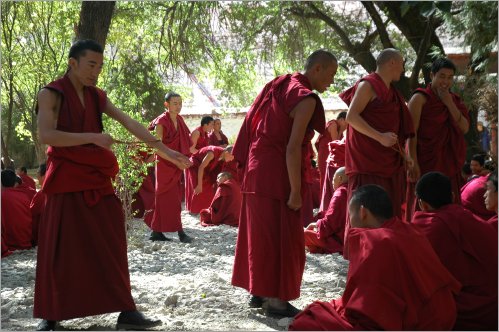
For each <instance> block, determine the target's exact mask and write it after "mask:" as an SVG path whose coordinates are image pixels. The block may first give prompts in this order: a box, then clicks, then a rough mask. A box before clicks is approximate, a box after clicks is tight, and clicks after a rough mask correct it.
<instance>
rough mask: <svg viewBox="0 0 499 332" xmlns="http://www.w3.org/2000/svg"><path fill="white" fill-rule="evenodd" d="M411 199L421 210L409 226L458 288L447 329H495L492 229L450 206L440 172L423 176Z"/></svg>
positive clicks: (447, 187) (449, 188) (448, 191)
mask: <svg viewBox="0 0 499 332" xmlns="http://www.w3.org/2000/svg"><path fill="white" fill-rule="evenodd" d="M416 196H417V198H418V199H419V204H420V207H421V210H422V211H417V212H415V213H414V218H413V219H412V223H413V224H414V225H416V226H418V227H419V229H420V230H421V231H422V232H423V233H424V234H425V235H426V237H427V238H428V240H429V241H430V243H431V245H432V247H433V249H434V250H435V253H436V254H437V256H438V257H439V258H440V261H441V262H442V264H443V265H444V266H445V267H446V268H447V269H448V270H449V272H450V273H451V274H452V275H453V276H454V277H455V278H456V279H457V280H458V281H459V282H460V283H461V284H462V286H463V288H462V289H461V292H459V294H457V296H456V305H457V319H456V324H455V325H454V327H453V329H454V330H461V331H462V330H493V331H497V317H498V316H497V309H498V307H497V259H498V256H497V229H495V228H494V227H493V226H492V225H489V224H487V223H486V222H484V221H483V220H481V219H479V218H477V217H475V216H473V214H472V213H470V212H469V211H467V210H466V209H464V208H463V207H462V206H461V205H457V204H452V196H453V193H452V185H451V181H450V180H449V178H448V177H446V176H445V175H444V174H442V173H439V172H429V173H426V174H425V175H423V176H422V177H421V179H420V180H419V181H418V183H417V185H416Z"/></svg>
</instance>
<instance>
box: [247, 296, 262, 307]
mask: <svg viewBox="0 0 499 332" xmlns="http://www.w3.org/2000/svg"><path fill="white" fill-rule="evenodd" d="M262 305H263V297H261V296H256V295H251V299H250V300H249V302H248V306H249V307H250V308H261V307H262Z"/></svg>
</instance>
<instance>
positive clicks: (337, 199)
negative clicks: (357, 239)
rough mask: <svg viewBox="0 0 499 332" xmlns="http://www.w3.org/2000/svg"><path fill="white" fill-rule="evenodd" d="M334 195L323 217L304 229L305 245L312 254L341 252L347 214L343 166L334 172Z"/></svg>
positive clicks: (346, 193)
mask: <svg viewBox="0 0 499 332" xmlns="http://www.w3.org/2000/svg"><path fill="white" fill-rule="evenodd" d="M333 188H334V195H333V197H332V198H331V202H330V203H329V207H328V209H327V212H326V215H325V216H324V218H322V219H320V220H319V221H317V222H313V223H311V224H309V225H308V226H307V228H306V229H305V247H307V248H308V249H309V250H310V252H311V253H313V254H332V253H335V252H340V253H341V252H343V238H344V232H345V222H346V216H347V195H348V177H347V176H346V174H345V167H340V168H338V170H337V171H336V173H334V178H333Z"/></svg>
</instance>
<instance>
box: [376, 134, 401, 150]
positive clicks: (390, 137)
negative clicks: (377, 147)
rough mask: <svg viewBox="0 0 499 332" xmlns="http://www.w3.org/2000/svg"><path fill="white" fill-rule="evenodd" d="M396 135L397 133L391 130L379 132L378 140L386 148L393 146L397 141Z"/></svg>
mask: <svg viewBox="0 0 499 332" xmlns="http://www.w3.org/2000/svg"><path fill="white" fill-rule="evenodd" d="M397 140H398V137H397V134H395V133H392V132H386V133H381V134H380V136H379V139H378V142H380V143H381V145H383V146H386V147H387V148H389V147H391V146H394V145H395V144H396V143H397Z"/></svg>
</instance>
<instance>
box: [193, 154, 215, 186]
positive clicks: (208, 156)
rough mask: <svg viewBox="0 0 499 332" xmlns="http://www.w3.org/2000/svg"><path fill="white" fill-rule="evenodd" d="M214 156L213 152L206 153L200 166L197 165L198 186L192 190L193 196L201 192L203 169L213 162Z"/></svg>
mask: <svg viewBox="0 0 499 332" xmlns="http://www.w3.org/2000/svg"><path fill="white" fill-rule="evenodd" d="M214 157H215V155H214V154H213V152H211V151H210V152H208V153H207V154H206V156H204V158H203V161H202V162H201V165H199V168H198V184H197V186H196V188H194V194H196V195H197V194H199V193H201V192H202V191H203V176H204V169H205V168H206V167H207V166H208V165H209V164H210V162H211V161H212V160H213V158H214Z"/></svg>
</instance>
